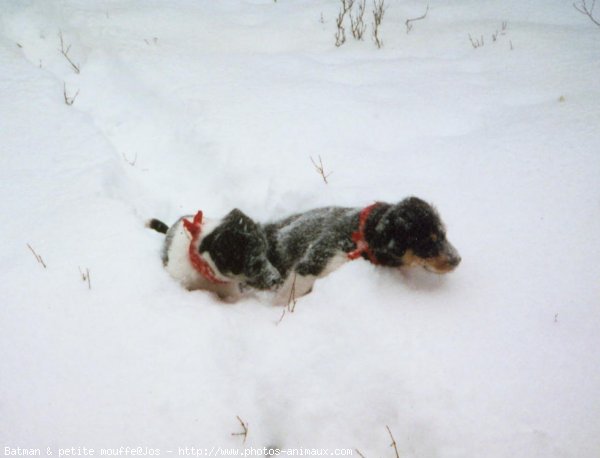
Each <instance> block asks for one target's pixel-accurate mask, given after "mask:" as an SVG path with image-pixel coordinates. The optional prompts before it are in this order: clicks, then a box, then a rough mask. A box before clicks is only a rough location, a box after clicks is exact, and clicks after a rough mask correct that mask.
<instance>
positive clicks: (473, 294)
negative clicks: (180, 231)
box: [0, 0, 600, 458]
mask: <svg viewBox="0 0 600 458" xmlns="http://www.w3.org/2000/svg"><path fill="white" fill-rule="evenodd" d="M588 4H589V2H588ZM386 5H387V10H386V12H385V16H384V19H383V24H382V27H381V37H382V39H383V42H384V46H383V48H382V49H377V47H376V46H375V44H374V43H373V41H372V40H371V37H370V33H371V30H370V27H371V26H370V24H371V18H370V17H369V18H368V19H367V23H368V25H369V29H368V30H367V33H366V39H365V40H364V41H362V42H358V41H355V40H354V39H353V38H352V37H351V36H350V31H349V27H348V26H347V42H346V43H345V44H344V45H343V46H341V47H339V48H337V47H335V46H334V42H335V38H334V33H335V30H336V25H335V18H336V16H337V14H338V11H339V2H336V1H325V0H303V1H300V0H294V1H289V0H278V1H277V2H273V1H270V0H222V1H202V0H195V1H192V0H185V1H184V0H177V1H175V0H173V1H169V2H166V1H156V0H155V1H150V0H120V1H116V0H115V1H108V0H99V1H92V0H69V1H58V0H37V1H34V0H31V1H18V0H14V1H13V0H3V1H2V3H1V4H0V69H1V70H2V72H1V76H0V144H1V148H0V191H1V194H2V199H1V200H0V215H1V217H2V223H1V226H2V229H1V234H2V246H1V248H0V260H1V263H2V264H1V265H2V267H0V273H1V277H0V278H1V282H0V285H1V286H0V298H1V299H0V301H1V308H0V344H1V346H0V446H1V447H2V448H1V451H2V452H3V453H5V451H6V449H5V447H9V448H14V449H16V448H17V447H21V448H41V449H42V453H43V454H45V452H46V447H51V448H52V450H54V453H55V454H57V450H58V448H59V447H84V446H85V447H92V448H96V449H99V448H100V447H112V448H117V447H120V446H131V447H133V446H143V447H152V448H161V454H162V455H167V454H168V451H169V450H172V451H175V453H174V454H175V455H176V454H177V452H176V451H177V447H185V446H188V447H191V446H194V447H200V448H201V449H204V448H208V449H209V451H210V449H211V448H212V447H219V446H220V447H227V448H236V449H239V450H240V451H242V450H244V448H245V447H256V448H258V447H265V446H276V447H280V448H290V447H304V448H317V447H325V448H329V449H331V450H333V449H334V448H344V449H352V450H353V453H354V454H355V456H358V452H356V451H355V449H358V450H359V451H360V452H361V453H362V454H363V455H364V456H366V457H367V458H374V457H390V458H393V457H394V456H395V452H394V450H393V448H391V447H390V442H391V439H390V437H389V434H388V431H387V429H386V426H388V427H389V428H390V431H391V432H392V433H393V436H394V438H395V440H396V442H397V446H398V451H399V454H400V456H401V457H402V458H404V457H478V458H479V457H492V458H496V457H498V458H504V457H527V458H530V457H540V458H541V457H544V458H547V457H577V458H581V457H584V458H587V457H589V458H591V457H597V456H600V352H599V348H600V281H599V279H600V263H599V262H598V260H599V259H600V241H599V235H600V180H599V174H600V149H599V147H600V129H599V126H600V79H599V78H598V75H600V28H599V27H597V26H596V25H594V24H593V23H592V22H591V21H590V20H589V19H588V18H586V17H585V16H583V15H581V14H580V13H578V12H577V11H576V10H575V9H574V8H573V7H572V2H570V1H560V2H559V1H556V2H545V1H541V0H532V1H522V0H519V1H517V0H509V1H505V2H482V1H480V0H457V1H439V2H436V1H432V2H431V4H430V8H429V12H428V14H427V17H426V18H425V19H423V20H420V21H415V22H413V28H412V30H411V31H410V33H406V27H405V23H404V21H406V19H407V18H414V17H418V16H420V15H421V14H423V12H424V11H425V8H426V6H427V3H426V2H425V1H416V0H388V1H387V2H386ZM371 9H372V5H371V4H370V2H367V14H368V15H370V14H371ZM597 15H598V16H600V10H599V11H598V13H597ZM503 23H504V24H505V25H504V26H503ZM503 28H504V30H503ZM59 32H60V33H62V37H63V50H64V51H65V54H66V55H67V56H68V57H69V58H70V59H71V60H72V62H73V64H74V65H75V66H77V67H78V68H79V69H80V73H76V72H75V71H74V67H73V66H72V65H71V64H70V63H69V62H68V60H67V58H66V57H65V56H63V55H62V54H61V52H60V47H61V45H60V39H59ZM496 34H497V35H496ZM469 35H471V38H472V39H473V40H474V41H475V40H477V41H479V40H481V37H483V46H480V47H478V48H474V47H473V46H472V44H471V41H470V40H469ZM492 35H496V39H495V40H494V39H493V37H492ZM64 92H66V96H67V97H68V98H69V100H71V99H72V97H74V96H75V94H76V93H78V95H77V97H76V98H75V100H74V102H73V104H72V105H71V106H68V105H66V104H65V101H64V97H65V95H64ZM319 156H320V157H321V159H322V161H323V164H324V166H325V170H326V172H333V173H332V174H331V175H330V176H329V178H328V181H329V184H325V183H324V182H323V180H322V179H321V177H320V176H319V175H318V173H317V172H316V171H315V169H314V167H313V165H312V163H311V157H312V158H313V159H314V160H318V157H319ZM408 195H417V196H420V197H422V198H425V199H427V200H428V201H431V202H433V203H434V204H435V205H436V206H437V207H438V209H439V211H440V213H441V214H442V217H443V218H444V220H445V221H446V223H447V225H448V235H449V239H450V240H451V241H452V243H453V244H454V245H455V246H456V247H457V248H458V249H459V251H460V252H461V255H462V258H463V262H462V264H461V266H460V267H459V268H458V270H457V271H456V272H455V273H453V274H451V275H448V276H444V277H438V276H434V275H429V274H427V273H425V272H416V271H414V272H411V273H408V274H404V275H403V274H401V273H399V272H391V271H385V270H382V269H378V268H376V267H373V266H371V265H370V264H368V263H367V262H363V261H356V262H353V263H350V264H347V265H346V266H344V267H343V268H341V269H340V270H339V271H336V272H335V273H333V274H331V275H330V276H329V277H327V278H326V279H323V280H320V281H319V282H318V283H317V284H316V287H315V290H314V292H313V293H312V294H310V295H308V296H306V297H304V298H302V299H301V300H299V301H298V303H297V305H296V309H295V312H294V313H287V314H286V315H285V316H284V318H283V320H281V322H279V324H277V323H278V321H279V319H280V317H281V314H282V309H281V308H278V307H273V306H272V305H270V304H269V303H268V301H265V300H264V298H262V299H261V298H248V299H246V300H243V301H242V302H239V303H237V304H235V305H225V304H223V303H220V302H219V301H218V300H216V299H215V298H214V297H212V296H210V295H208V294H206V293H204V292H201V291H196V292H187V291H185V290H184V289H182V288H181V287H180V286H179V285H178V284H177V283H176V282H175V281H173V280H172V279H171V278H170V277H169V276H168V274H167V273H166V272H165V271H164V269H163V267H162V265H161V262H160V247H161V242H162V238H161V236H160V234H157V233H155V232H152V231H150V230H148V229H146V228H145V227H144V222H145V220H146V219H148V218H150V217H158V218H160V219H163V220H165V221H168V222H171V221H173V220H175V219H176V218H177V217H179V216H180V215H181V214H185V213H193V212H195V211H196V210H198V209H202V210H204V212H205V214H207V215H212V216H215V217H219V216H221V215H223V214H225V213H226V212H228V211H229V210H231V209H232V208H234V207H239V208H241V209H242V210H243V211H245V212H246V213H247V214H249V215H250V216H252V217H254V218H255V219H257V220H259V221H268V220H271V219H275V218H279V217H281V216H282V215H287V214H290V213H293V212H297V211H300V210H305V209H309V208H313V207H318V206H323V205H348V206H357V207H359V206H364V205H368V204H370V203H371V202H373V201H375V200H386V201H398V200H400V199H401V198H403V197H405V196H408ZM27 244H29V245H30V247H31V248H32V249H33V250H34V251H35V252H36V253H37V254H38V255H40V256H41V257H42V258H43V261H44V263H45V264H46V268H44V267H43V266H42V265H41V264H40V263H38V262H37V261H36V258H35V257H34V254H33V252H32V251H31V250H30V249H29V248H28V246H27ZM80 270H81V271H83V272H84V273H86V271H88V270H89V276H90V280H91V283H90V285H89V286H91V289H90V287H89V286H88V283H87V282H86V281H83V280H82V275H81V273H80ZM236 416H239V417H240V418H241V419H242V420H243V421H244V422H247V423H248V435H247V440H246V442H245V443H243V441H242V437H241V436H234V435H232V433H236V432H239V431H240V429H241V426H240V424H239V422H238V420H237V419H236Z"/></svg>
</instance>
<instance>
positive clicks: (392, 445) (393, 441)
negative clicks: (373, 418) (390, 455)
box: [385, 425, 400, 458]
mask: <svg viewBox="0 0 600 458" xmlns="http://www.w3.org/2000/svg"><path fill="white" fill-rule="evenodd" d="M385 427H386V428H387V430H388V434H389V435H390V437H391V438H392V443H391V444H390V447H394V451H395V452H396V458H400V453H398V445H397V444H396V439H394V436H393V435H392V431H390V427H389V426H388V425H385Z"/></svg>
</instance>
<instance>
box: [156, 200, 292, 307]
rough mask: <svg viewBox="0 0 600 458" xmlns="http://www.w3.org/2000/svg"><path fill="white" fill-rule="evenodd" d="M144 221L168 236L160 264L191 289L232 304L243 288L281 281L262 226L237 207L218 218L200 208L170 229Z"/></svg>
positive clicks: (269, 286) (272, 285)
mask: <svg viewBox="0 0 600 458" xmlns="http://www.w3.org/2000/svg"><path fill="white" fill-rule="evenodd" d="M146 225H147V226H148V227H150V228H151V229H154V230H156V231H157V232H160V233H162V234H165V235H166V237H165V241H164V244H163V250H162V260H163V264H164V266H165V268H166V270H167V271H168V272H169V274H171V276H172V277H173V278H175V279H177V280H179V282H180V283H181V284H182V285H183V286H184V287H186V288H187V289H189V290H195V289H203V290H207V291H212V292H213V293H215V294H216V295H217V296H219V298H221V299H223V300H225V301H228V302H235V301H236V300H238V299H239V298H240V297H241V296H242V295H243V294H244V292H245V290H246V289H247V287H251V288H254V289H257V290H271V289H274V288H275V287H277V286H278V285H280V284H281V283H282V281H283V280H282V278H281V275H279V272H278V271H277V269H276V268H275V267H274V266H273V265H272V264H271V263H270V262H269V260H268V259H267V240H266V235H265V233H264V231H263V229H262V227H261V226H260V225H258V224H256V223H255V222H254V221H253V220H252V219H251V218H250V217H248V216H247V215H245V214H244V213H243V212H242V211H240V210H239V209H234V210H232V211H231V212H229V213H228V214H227V215H226V216H225V217H224V218H223V219H221V220H210V219H205V218H204V216H203V213H202V212H201V211H199V212H198V213H197V214H196V215H195V216H192V215H186V216H183V217H181V218H179V219H178V220H177V221H176V222H175V223H174V224H173V225H172V226H171V227H170V228H169V227H168V226H167V225H166V224H165V223H163V222H162V221H160V220H158V219H151V220H150V221H148V222H147V224H146Z"/></svg>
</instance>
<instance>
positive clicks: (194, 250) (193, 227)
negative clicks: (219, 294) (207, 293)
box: [183, 210, 228, 285]
mask: <svg viewBox="0 0 600 458" xmlns="http://www.w3.org/2000/svg"><path fill="white" fill-rule="evenodd" d="M183 226H184V227H185V229H186V230H187V231H188V232H189V233H190V235H191V236H192V241H191V242H190V247H189V249H188V253H189V255H190V262H191V263H192V266H194V269H196V271H197V272H198V273H199V274H200V275H202V276H203V277H204V278H206V279H207V280H208V281H210V282H212V283H216V284H219V285H223V284H225V283H228V282H227V281H225V280H220V279H218V278H217V276H216V275H215V272H214V270H212V268H211V267H210V265H209V264H208V262H206V261H205V260H204V259H202V256H200V253H199V251H198V243H197V242H198V239H199V238H200V233H201V232H202V211H200V210H199V211H198V213H196V216H194V221H192V222H190V221H188V220H187V219H185V218H184V219H183Z"/></svg>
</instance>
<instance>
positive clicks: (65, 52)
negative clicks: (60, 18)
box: [58, 30, 80, 73]
mask: <svg viewBox="0 0 600 458" xmlns="http://www.w3.org/2000/svg"><path fill="white" fill-rule="evenodd" d="M58 37H59V38H60V53H61V54H62V55H63V56H65V59H67V61H68V62H69V64H71V67H73V70H75V73H80V70H79V66H78V65H76V64H75V62H73V61H72V60H71V58H70V57H69V50H70V49H71V45H69V46H67V49H65V42H64V40H63V34H62V30H60V31H59V32H58Z"/></svg>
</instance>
